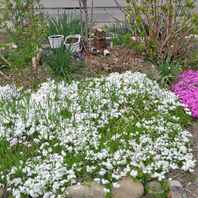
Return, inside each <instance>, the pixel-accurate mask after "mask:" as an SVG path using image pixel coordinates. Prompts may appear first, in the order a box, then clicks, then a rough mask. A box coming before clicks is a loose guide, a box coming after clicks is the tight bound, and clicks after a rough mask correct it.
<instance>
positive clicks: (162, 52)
mask: <svg viewBox="0 0 198 198" xmlns="http://www.w3.org/2000/svg"><path fill="white" fill-rule="evenodd" d="M126 2H127V5H128V6H127V7H126V9H125V10H124V11H123V12H124V14H125V16H126V19H127V24H128V26H129V28H130V29H131V32H132V33H133V36H135V37H136V38H137V40H138V41H139V43H141V44H142V46H143V47H144V51H145V53H146V55H147V57H148V58H149V59H150V60H151V61H153V62H155V63H156V62H158V61H163V60H165V59H167V58H169V59H170V60H176V59H182V60H183V61H186V60H185V59H186V54H187V52H188V51H189V49H190V45H191V44H192V43H191V42H190V39H186V36H189V35H190V34H192V33H193V32H196V27H197V26H198V17H197V13H196V11H195V10H194V7H195V0H185V1H182V0H172V1H169V0H165V1H161V0H140V1H133V0H126Z"/></svg>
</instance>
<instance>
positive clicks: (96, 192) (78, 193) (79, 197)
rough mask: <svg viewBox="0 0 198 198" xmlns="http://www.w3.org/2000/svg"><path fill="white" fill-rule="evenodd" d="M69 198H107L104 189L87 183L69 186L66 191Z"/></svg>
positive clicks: (95, 184) (98, 185) (93, 183)
mask: <svg viewBox="0 0 198 198" xmlns="http://www.w3.org/2000/svg"><path fill="white" fill-rule="evenodd" d="M66 192H67V193H68V196H67V197H68V198H105V197H106V193H105V192H104V187H103V186H102V185H100V184H97V183H95V182H87V183H83V184H80V185H74V186H69V187H68V188H67V189H66Z"/></svg>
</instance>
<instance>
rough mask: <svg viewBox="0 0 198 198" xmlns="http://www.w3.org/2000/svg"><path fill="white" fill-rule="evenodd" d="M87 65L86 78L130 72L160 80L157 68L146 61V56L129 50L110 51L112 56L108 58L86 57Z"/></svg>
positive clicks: (116, 48) (115, 48)
mask: <svg viewBox="0 0 198 198" xmlns="http://www.w3.org/2000/svg"><path fill="white" fill-rule="evenodd" d="M85 64H86V65H87V67H86V69H85V75H86V76H94V75H96V74H108V73H111V72H124V71H127V70H130V71H133V72H142V73H145V74H147V75H148V76H149V77H152V78H154V79H157V78H158V72H157V70H156V68H155V66H154V65H153V64H152V63H150V62H148V61H145V58H144V56H141V55H139V54H137V53H135V52H134V51H133V50H132V49H128V48H122V47H114V48H113V49H111V50H110V55H109V56H107V57H105V56H104V55H97V56H96V55H90V56H86V55H85Z"/></svg>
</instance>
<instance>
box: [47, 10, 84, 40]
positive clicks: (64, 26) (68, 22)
mask: <svg viewBox="0 0 198 198" xmlns="http://www.w3.org/2000/svg"><path fill="white" fill-rule="evenodd" d="M80 31H81V26H80V17H78V16H77V15H76V14H66V13H63V14H61V15H60V16H59V17H58V18H50V19H49V20H48V23H47V35H48V36H50V35H55V34H61V35H66V36H68V35H70V34H79V33H80Z"/></svg>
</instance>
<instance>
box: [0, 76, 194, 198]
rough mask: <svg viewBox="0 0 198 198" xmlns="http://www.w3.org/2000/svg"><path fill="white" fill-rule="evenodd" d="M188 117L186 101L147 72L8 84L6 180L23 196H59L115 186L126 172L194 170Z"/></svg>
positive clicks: (3, 99) (1, 90)
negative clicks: (85, 184) (33, 86)
mask: <svg viewBox="0 0 198 198" xmlns="http://www.w3.org/2000/svg"><path fill="white" fill-rule="evenodd" d="M187 121H188V115H187V114H186V113H185V112H184V110H183V108H182V106H181V105H180V103H179V102H178V98H177V97H176V96H175V95H174V94H173V93H172V92H170V91H166V90H162V89H161V88H159V86H158V84H157V83H156V82H153V81H152V80H150V79H148V78H147V77H146V76H145V75H144V74H141V73H131V72H126V73H123V74H118V73H113V74H110V75H109V76H107V77H101V78H93V79H86V80H82V81H77V82H72V83H71V84H65V83H64V82H61V83H55V82H54V81H53V80H52V81H48V82H46V83H43V84H42V85H41V86H40V88H39V89H38V91H37V92H28V91H22V90H17V89H16V88H13V87H10V86H6V87H0V183H1V185H2V186H4V188H6V189H7V190H8V191H9V192H10V193H11V194H12V195H13V196H14V197H16V198H17V197H29V196H31V197H45V198H48V197H50V198H52V197H65V190H66V187H67V186H70V185H72V184H75V183H77V182H78V181H82V180H84V181H90V180H94V181H96V182H98V183H101V184H103V185H105V186H106V189H105V190H106V191H109V189H111V187H115V188H118V187H119V185H118V183H117V181H118V180H119V179H120V178H121V177H123V176H126V175H131V176H132V177H134V178H138V179H146V178H157V179H159V180H162V179H164V178H165V174H166V173H167V172H169V170H171V169H182V170H185V171H187V170H189V171H193V167H194V166H195V160H194V159H193V155H192V150H191V148H190V141H189V136H190V133H189V132H188V131H186V130H185V129H184V125H185V124H186V123H187Z"/></svg>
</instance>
